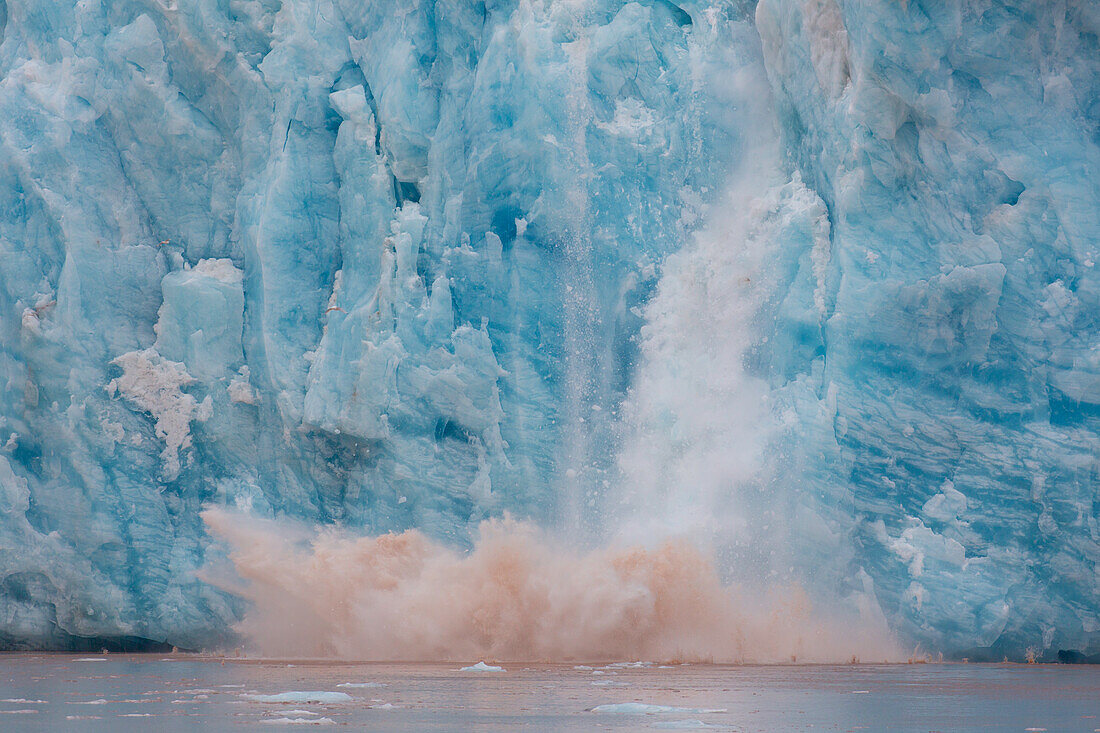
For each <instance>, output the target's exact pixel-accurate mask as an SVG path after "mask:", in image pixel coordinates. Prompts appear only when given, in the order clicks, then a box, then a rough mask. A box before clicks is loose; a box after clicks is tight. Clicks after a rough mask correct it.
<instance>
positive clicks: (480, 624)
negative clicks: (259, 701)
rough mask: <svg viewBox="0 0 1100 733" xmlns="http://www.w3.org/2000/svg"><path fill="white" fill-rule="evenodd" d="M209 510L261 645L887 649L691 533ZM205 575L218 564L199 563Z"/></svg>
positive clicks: (823, 657) (681, 652) (558, 656)
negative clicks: (630, 535) (355, 531)
mask: <svg viewBox="0 0 1100 733" xmlns="http://www.w3.org/2000/svg"><path fill="white" fill-rule="evenodd" d="M203 519H204V520H205V521H206V524H207V526H208V528H209V529H210V530H211V532H212V533H213V534H215V535H216V536H218V537H220V538H221V539H222V540H224V541H225V542H226V543H227V544H228V545H229V547H230V559H231V560H232V562H233V564H234V566H235V570H236V573H237V574H238V575H239V577H240V578H242V579H243V580H244V581H246V582H245V583H244V584H234V583H232V582H231V583H226V582H225V581H220V582H219V581H217V580H215V579H214V578H213V577H208V578H207V579H208V580H209V581H211V582H215V583H219V584H221V585H222V587H224V588H226V589H227V590H230V591H232V592H235V593H237V594H239V595H241V596H242V597H244V598H246V599H247V600H249V601H251V602H252V604H251V610H250V611H249V612H248V614H247V615H246V616H245V618H244V620H243V622H242V623H241V624H240V626H239V629H238V630H239V631H240V632H241V633H242V634H243V635H244V636H245V637H246V638H247V639H248V640H249V642H250V645H251V647H252V651H256V652H259V653H261V654H264V655H268V656H289V657H336V658H348V659H359V660H379V661H381V660H401V661H427V660H433V661H438V660H449V661H458V660H469V659H474V658H477V659H491V660H508V661H573V660H632V659H646V660H660V661H713V662H776V661H791V660H798V661H829V660H833V661H835V660H848V659H850V658H851V657H853V656H855V657H858V658H860V659H874V660H882V659H885V658H896V657H897V656H898V654H897V651H896V650H895V649H894V648H893V647H892V646H891V645H890V644H889V642H888V641H887V636H886V635H885V632H884V631H882V630H877V629H871V628H868V629H865V633H853V629H852V628H851V627H849V628H847V629H846V630H845V633H838V631H839V628H840V627H839V625H835V624H830V623H828V622H826V621H825V620H823V619H822V618H821V617H820V615H819V614H816V613H815V612H814V611H813V609H812V608H811V606H810V604H809V603H808V602H807V600H806V598H805V596H804V595H803V594H802V593H800V592H799V590H798V589H797V588H788V589H785V590H784V591H783V592H773V593H771V594H770V595H766V596H765V595H761V594H758V593H755V592H749V591H747V590H746V591H740V590H738V589H737V588H730V587H726V586H724V585H723V584H722V582H721V581H720V579H719V577H718V574H717V573H716V572H715V569H714V566H713V565H712V564H711V563H710V562H709V561H708V560H707V558H706V557H705V556H704V555H703V554H702V553H700V552H699V551H698V550H697V549H695V548H694V547H693V546H692V545H690V544H688V543H686V542H675V541H669V542H665V543H663V544H661V545H660V546H658V547H656V548H655V549H642V548H624V549H605V550H600V551H596V552H591V553H587V554H578V553H575V552H573V551H571V550H570V549H569V548H566V547H563V546H561V545H559V544H557V543H555V542H554V541H553V540H552V539H550V538H549V537H547V536H546V535H544V534H543V533H542V532H541V531H540V530H539V529H537V528H536V527H534V526H532V525H530V524H526V523H521V522H517V521H514V520H511V519H508V518H505V519H502V520H492V521H488V522H485V523H483V524H482V525H481V528H480V537H479V539H478V541H477V543H476V545H475V547H474V549H473V551H472V552H470V553H460V552H456V551H453V550H451V549H449V548H446V547H443V546H441V545H438V544H435V543H433V542H431V541H430V540H429V539H428V538H426V537H425V536H424V535H422V534H420V533H419V532H416V531H408V532H403V533H401V534H385V535H381V536H378V537H354V536H349V535H346V534H342V533H340V532H339V531H337V530H334V529H331V528H328V529H323V530H316V529H311V528H306V527H302V526H295V525H292V524H290V523H289V522H287V521H285V520H280V521H275V520H260V519H256V518H253V517H249V516H245V515H242V514H239V513H235V512H232V511H228V510H225V509H221V508H217V509H208V510H206V511H205V512H204V513H203ZM208 575H212V573H209V574H208Z"/></svg>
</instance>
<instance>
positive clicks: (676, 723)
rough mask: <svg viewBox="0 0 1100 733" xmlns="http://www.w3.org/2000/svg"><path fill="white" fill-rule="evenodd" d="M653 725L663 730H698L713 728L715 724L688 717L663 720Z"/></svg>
mask: <svg viewBox="0 0 1100 733" xmlns="http://www.w3.org/2000/svg"><path fill="white" fill-rule="evenodd" d="M653 727H654V728H660V729H662V730H697V729H699V728H713V727H714V726H712V725H707V724H706V723H704V722H703V721H701V720H694V719H687V720H662V721H661V722H660V723H654V724H653Z"/></svg>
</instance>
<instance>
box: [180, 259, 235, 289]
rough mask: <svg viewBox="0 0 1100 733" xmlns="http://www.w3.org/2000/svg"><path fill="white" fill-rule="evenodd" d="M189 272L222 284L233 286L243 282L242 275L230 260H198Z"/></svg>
mask: <svg viewBox="0 0 1100 733" xmlns="http://www.w3.org/2000/svg"><path fill="white" fill-rule="evenodd" d="M191 271H192V272H197V273H199V274H200V275H206V276H207V277H212V278H214V279H215V280H219V281H221V282H223V283H230V284H233V283H239V282H241V281H242V280H244V273H243V272H241V270H239V269H238V268H237V266H236V265H234V264H233V260H230V259H209V260H199V262H198V264H197V265H195V266H194V267H192V268H191Z"/></svg>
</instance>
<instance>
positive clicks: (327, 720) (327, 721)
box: [262, 718, 336, 725]
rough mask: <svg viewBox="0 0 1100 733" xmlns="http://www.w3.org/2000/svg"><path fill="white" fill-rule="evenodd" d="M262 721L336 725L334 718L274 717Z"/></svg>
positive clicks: (277, 723) (270, 723)
mask: <svg viewBox="0 0 1100 733" xmlns="http://www.w3.org/2000/svg"><path fill="white" fill-rule="evenodd" d="M262 722H264V723H267V724H268V725H336V721H335V720H333V719H332V718H272V719H271V720H264V721H262Z"/></svg>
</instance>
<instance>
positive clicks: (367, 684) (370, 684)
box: [336, 682, 387, 687]
mask: <svg viewBox="0 0 1100 733" xmlns="http://www.w3.org/2000/svg"><path fill="white" fill-rule="evenodd" d="M336 686H337V687H386V686H387V685H386V683H385V682H341V683H340V684H338V685H336Z"/></svg>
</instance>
